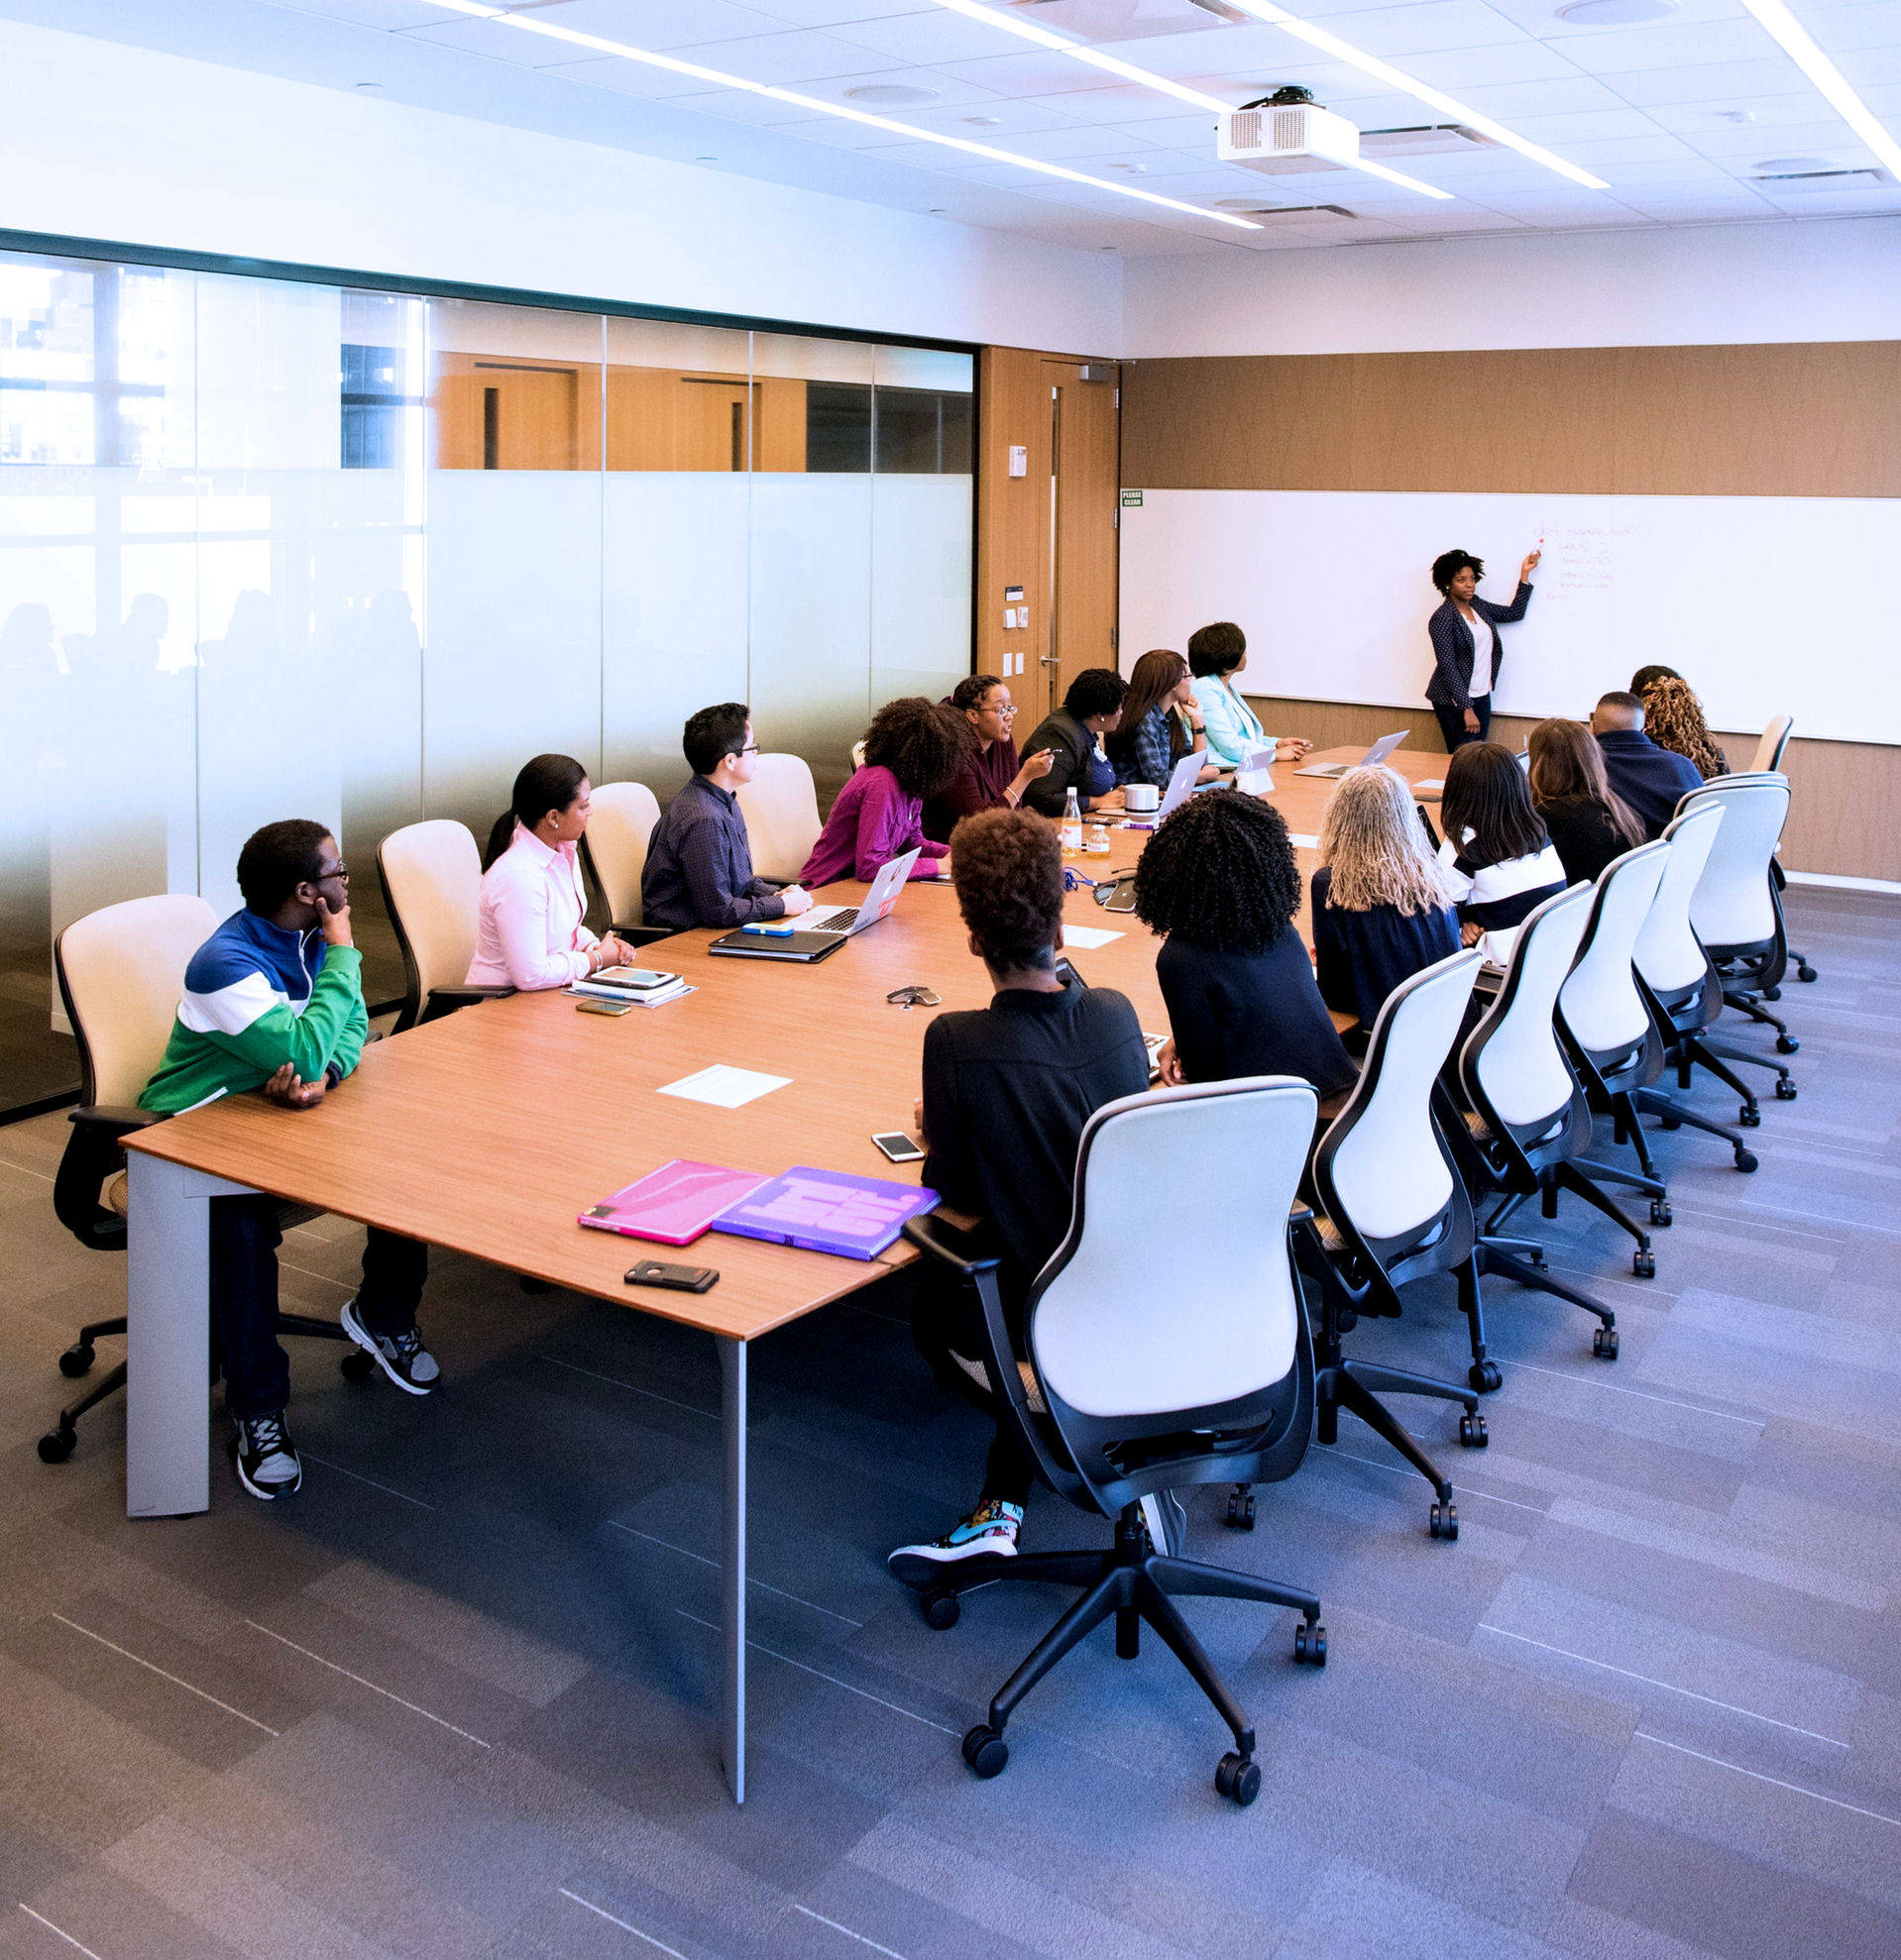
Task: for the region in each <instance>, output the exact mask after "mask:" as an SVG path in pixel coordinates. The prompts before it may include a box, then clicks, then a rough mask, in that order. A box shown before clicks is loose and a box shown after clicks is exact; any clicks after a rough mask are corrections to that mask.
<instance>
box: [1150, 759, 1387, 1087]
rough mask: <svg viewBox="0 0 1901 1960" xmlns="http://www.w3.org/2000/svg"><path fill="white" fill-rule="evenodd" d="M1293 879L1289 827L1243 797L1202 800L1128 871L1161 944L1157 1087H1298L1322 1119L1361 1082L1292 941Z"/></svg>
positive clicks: (1218, 795) (1296, 905) (1218, 794)
mask: <svg viewBox="0 0 1901 1960" xmlns="http://www.w3.org/2000/svg"><path fill="white" fill-rule="evenodd" d="M1299 910H1300V872H1299V868H1298V866H1297V865H1296V864H1295V862H1294V856H1293V840H1292V838H1291V837H1289V836H1288V834H1287V826H1286V819H1285V818H1284V817H1282V815H1281V813H1280V812H1279V811H1278V810H1276V809H1275V808H1274V806H1273V805H1272V804H1266V803H1263V802H1261V801H1260V800H1259V798H1256V797H1251V796H1247V795H1244V794H1243V793H1242V792H1241V791H1239V790H1204V791H1203V792H1202V793H1201V794H1200V795H1199V796H1195V797H1191V798H1190V799H1189V800H1188V802H1187V803H1185V804H1183V805H1182V807H1181V808H1180V809H1179V810H1177V811H1176V812H1175V813H1174V816H1173V817H1170V818H1168V820H1167V821H1166V822H1165V823H1164V824H1163V825H1162V827H1161V828H1160V829H1159V830H1158V831H1157V832H1156V833H1155V836H1154V837H1153V838H1152V839H1151V840H1150V843H1149V847H1148V849H1147V850H1145V851H1144V852H1143V853H1142V861H1141V863H1140V864H1139V865H1138V866H1137V867H1136V878H1135V911H1136V917H1137V918H1138V919H1140V920H1141V921H1142V922H1143V924H1144V925H1146V926H1150V927H1151V928H1152V929H1153V930H1155V931H1157V932H1161V933H1165V934H1166V935H1167V937H1168V943H1167V944H1166V945H1165V946H1164V947H1163V948H1162V950H1161V952H1160V953H1159V954H1158V955H1157V956H1156V963H1155V966H1156V978H1157V979H1158V980H1159V981H1160V982H1161V983H1162V997H1163V999H1164V1000H1165V1001H1166V1002H1167V1003H1168V1007H1169V1026H1170V1029H1171V1032H1172V1035H1173V1038H1172V1039H1171V1040H1170V1042H1169V1044H1168V1045H1167V1046H1166V1047H1165V1048H1164V1049H1163V1051H1162V1057H1161V1060H1162V1075H1163V1080H1164V1081H1165V1082H1175V1083H1179V1082H1219V1081H1223V1080H1226V1079H1228V1078H1229V1077H1232V1076H1238V1075H1299V1076H1303V1077H1305V1079H1306V1080H1307V1081H1309V1082H1311V1083H1312V1084H1313V1086H1314V1088H1315V1089H1316V1090H1317V1091H1318V1093H1319V1096H1320V1110H1321V1114H1322V1115H1323V1116H1331V1115H1333V1114H1334V1113H1335V1112H1336V1111H1337V1109H1338V1108H1339V1106H1340V1105H1341V1104H1342V1103H1343V1102H1345V1100H1346V1098H1347V1095H1348V1093H1349V1092H1350V1091H1351V1090H1352V1088H1353V1085H1354V1082H1355V1081H1356V1079H1357V1073H1356V1070H1355V1068H1354V1065H1353V1058H1352V1056H1351V1055H1349V1054H1348V1053H1347V1051H1346V1048H1345V1047H1344V1046H1343V1045H1342V1043H1341V1040H1340V1036H1339V1034H1338V1033H1337V1032H1336V1031H1335V1029H1334V1026H1333V1020H1332V1017H1331V1016H1330V1015H1329V1014H1328V1013H1327V1009H1326V1003H1325V1002H1324V1001H1322V1000H1321V998H1320V990H1319V988H1318V987H1317V986H1316V985H1315V984H1314V979H1313V966H1312V962H1311V961H1310V960H1309V959H1308V957H1307V949H1306V947H1305V946H1303V945H1302V944H1301V943H1300V935H1299V933H1297V932H1296V931H1295V930H1294V929H1293V919H1294V915H1295V914H1296V913H1297V912H1298V911H1299Z"/></svg>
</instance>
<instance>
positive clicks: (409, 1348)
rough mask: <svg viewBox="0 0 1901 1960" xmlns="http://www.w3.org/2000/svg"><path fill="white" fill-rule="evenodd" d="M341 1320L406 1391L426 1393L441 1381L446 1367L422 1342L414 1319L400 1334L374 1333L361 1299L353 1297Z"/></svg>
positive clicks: (341, 1323)
mask: <svg viewBox="0 0 1901 1960" xmlns="http://www.w3.org/2000/svg"><path fill="white" fill-rule="evenodd" d="M337 1323H338V1325H339V1326H340V1327H341V1328H342V1329H343V1331H344V1333H346V1334H347V1335H349V1337H350V1339H351V1340H352V1341H354V1342H355V1343H356V1344H357V1346H358V1347H359V1348H361V1349H362V1350H363V1352H364V1353H365V1354H366V1355H368V1356H369V1357H370V1359H371V1360H372V1361H375V1362H376V1364H377V1365H378V1367H380V1368H381V1369H382V1370H383V1371H384V1373H385V1374H387V1375H388V1376H389V1377H390V1379H391V1381H393V1382H394V1383H395V1384H396V1386H397V1387H398V1388H400V1389H401V1390H402V1391H403V1393H404V1394H406V1395H426V1394H428V1393H429V1392H430V1390H431V1389H433V1388H434V1387H435V1386H436V1384H437V1383H438V1382H440V1381H441V1379H442V1370H441V1368H439V1367H438V1366H437V1365H436V1358H435V1357H434V1356H433V1355H432V1354H430V1352H429V1351H428V1349H427V1348H425V1347H424V1346H423V1345H422V1336H421V1335H420V1334H419V1333H417V1332H416V1325H415V1322H414V1321H411V1322H410V1323H409V1325H408V1326H407V1327H405V1328H404V1329H403V1330H402V1332H401V1333H400V1334H372V1333H371V1332H370V1331H369V1329H368V1328H366V1327H365V1326H364V1324H363V1322H362V1321H361V1320H360V1319H359V1318H358V1315H357V1303H356V1301H354V1300H352V1301H351V1302H350V1304H349V1305H348V1306H347V1307H345V1308H344V1310H343V1311H342V1313H340V1314H339V1315H338V1316H337Z"/></svg>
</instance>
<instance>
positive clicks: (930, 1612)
mask: <svg viewBox="0 0 1901 1960" xmlns="http://www.w3.org/2000/svg"><path fill="white" fill-rule="evenodd" d="M918 1603H919V1604H920V1605H921V1606H923V1608H924V1623H925V1625H926V1626H930V1627H935V1628H936V1629H937V1630H938V1632H940V1633H948V1632H949V1631H950V1630H951V1628H952V1627H953V1626H955V1625H956V1623H957V1622H958V1620H960V1619H961V1618H962V1617H963V1607H962V1605H961V1604H960V1603H959V1602H958V1599H957V1595H956V1594H955V1593H954V1592H927V1593H926V1594H925V1595H924V1597H923V1598H922V1599H921V1600H920V1601H919V1602H918Z"/></svg>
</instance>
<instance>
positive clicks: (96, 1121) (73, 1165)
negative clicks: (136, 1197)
mask: <svg viewBox="0 0 1901 1960" xmlns="http://www.w3.org/2000/svg"><path fill="white" fill-rule="evenodd" d="M67 1120H68V1121H69V1122H70V1123H71V1125H72V1135H71V1136H70V1137H68V1138H67V1139H66V1147H65V1149H64V1150H63V1151H62V1152H61V1153H60V1157H59V1168H58V1169H57V1171H56V1172H55V1174H54V1179H53V1209H54V1213H55V1215H56V1217H57V1218H58V1220H59V1223H60V1224H61V1225H63V1226H64V1227H65V1228H66V1230H67V1231H68V1232H70V1233H71V1234H72V1236H73V1237H74V1238H75V1239H77V1240H78V1242H79V1243H80V1245H82V1246H85V1247H87V1248H89V1249H90V1250H91V1251H93V1252H122V1251H124V1249H125V1243H126V1222H125V1220H124V1219H122V1218H121V1217H120V1216H119V1214H118V1213H117V1212H115V1211H109V1210H108V1209H107V1208H106V1207H105V1206H104V1205H102V1204H101V1203H100V1202H99V1190H100V1187H101V1186H102V1185H103V1184H104V1183H105V1181H106V1179H107V1178H108V1177H110V1176H112V1175H113V1174H114V1173H115V1172H116V1171H118V1170H120V1169H121V1168H122V1167H123V1166H124V1163H125V1155H126V1153H125V1150H124V1149H123V1147H122V1146H121V1145H122V1140H123V1139H125V1138H126V1137H129V1136H130V1135H131V1134H132V1133H133V1131H135V1130H146V1129H149V1128H150V1127H151V1126H152V1125H153V1124H155V1123H163V1122H164V1121H165V1118H164V1117H163V1116H160V1115H157V1114H156V1113H154V1112H153V1111H150V1110H142V1109H126V1108H123V1107H119V1106H116V1105H114V1104H110V1103H93V1104H89V1105H87V1106H86V1107H85V1108H83V1109H76V1110H73V1111H72V1112H71V1113H70V1115H69V1117H68V1119H67Z"/></svg>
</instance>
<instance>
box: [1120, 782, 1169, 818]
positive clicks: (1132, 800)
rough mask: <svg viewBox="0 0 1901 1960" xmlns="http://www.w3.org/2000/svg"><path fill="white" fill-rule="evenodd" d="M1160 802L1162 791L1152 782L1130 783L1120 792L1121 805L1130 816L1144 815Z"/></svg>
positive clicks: (1154, 808)
mask: <svg viewBox="0 0 1901 1960" xmlns="http://www.w3.org/2000/svg"><path fill="white" fill-rule="evenodd" d="M1161 802H1162V792H1161V791H1160V790H1158V789H1157V788H1156V786H1155V785H1154V784H1153V783H1130V784H1127V785H1125V786H1124V788H1123V792H1122V807H1123V809H1124V810H1126V811H1128V812H1129V813H1130V814H1131V815H1132V816H1136V817H1146V816H1148V815H1150V814H1151V813H1153V812H1154V811H1155V810H1156V808H1157V807H1158V806H1159V805H1160V804H1161Z"/></svg>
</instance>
